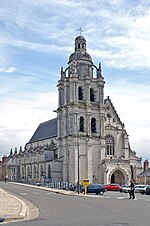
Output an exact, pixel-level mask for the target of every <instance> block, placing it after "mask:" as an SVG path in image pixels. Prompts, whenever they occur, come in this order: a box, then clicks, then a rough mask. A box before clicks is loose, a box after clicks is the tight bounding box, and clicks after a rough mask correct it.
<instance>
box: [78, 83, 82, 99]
mask: <svg viewBox="0 0 150 226" xmlns="http://www.w3.org/2000/svg"><path fill="white" fill-rule="evenodd" d="M78 98H79V100H83V88H82V87H81V86H79V88H78Z"/></svg>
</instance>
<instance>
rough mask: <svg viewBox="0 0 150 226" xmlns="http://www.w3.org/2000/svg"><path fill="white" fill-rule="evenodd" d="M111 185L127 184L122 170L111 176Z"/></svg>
mask: <svg viewBox="0 0 150 226" xmlns="http://www.w3.org/2000/svg"><path fill="white" fill-rule="evenodd" d="M111 183H116V184H125V176H124V174H123V173H122V172H121V171H120V170H116V171H114V172H113V174H112V175H111Z"/></svg>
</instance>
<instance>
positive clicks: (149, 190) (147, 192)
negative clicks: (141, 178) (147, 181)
mask: <svg viewBox="0 0 150 226" xmlns="http://www.w3.org/2000/svg"><path fill="white" fill-rule="evenodd" d="M145 194H146V195H150V185H148V186H147V187H146V192H145Z"/></svg>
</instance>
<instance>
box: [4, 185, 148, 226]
mask: <svg viewBox="0 0 150 226" xmlns="http://www.w3.org/2000/svg"><path fill="white" fill-rule="evenodd" d="M1 187H2V188H3V189H4V190H6V191H9V192H11V193H14V194H16V195H17V196H19V197H22V198H24V199H27V200H29V201H31V202H32V203H34V204H35V205H36V206H37V207H38V208H39V210H40V215H39V217H38V218H37V219H35V220H32V221H28V222H27V221H26V222H18V223H17V222H15V223H8V224H7V225H15V226H17V225H18V226H25V225H26V226H28V225H30V226H35V225H36V226H81V225H83V226H128V225H130V226H135V225H136V226H150V216H149V206H150V196H147V195H141V194H136V200H129V197H128V194H124V193H120V192H106V193H105V194H104V195H103V196H101V195H98V196H96V195H88V197H87V196H86V197H85V196H78V195H77V196H70V195H62V194H57V193H53V192H50V191H43V190H40V189H39V188H30V187H25V186H20V185H16V184H13V183H3V184H2V186H1Z"/></svg>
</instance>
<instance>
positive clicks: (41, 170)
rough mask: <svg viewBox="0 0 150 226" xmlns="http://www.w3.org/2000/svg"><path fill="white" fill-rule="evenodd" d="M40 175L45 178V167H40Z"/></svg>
mask: <svg viewBox="0 0 150 226" xmlns="http://www.w3.org/2000/svg"><path fill="white" fill-rule="evenodd" d="M40 175H41V176H43V166H42V165H41V167H40Z"/></svg>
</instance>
